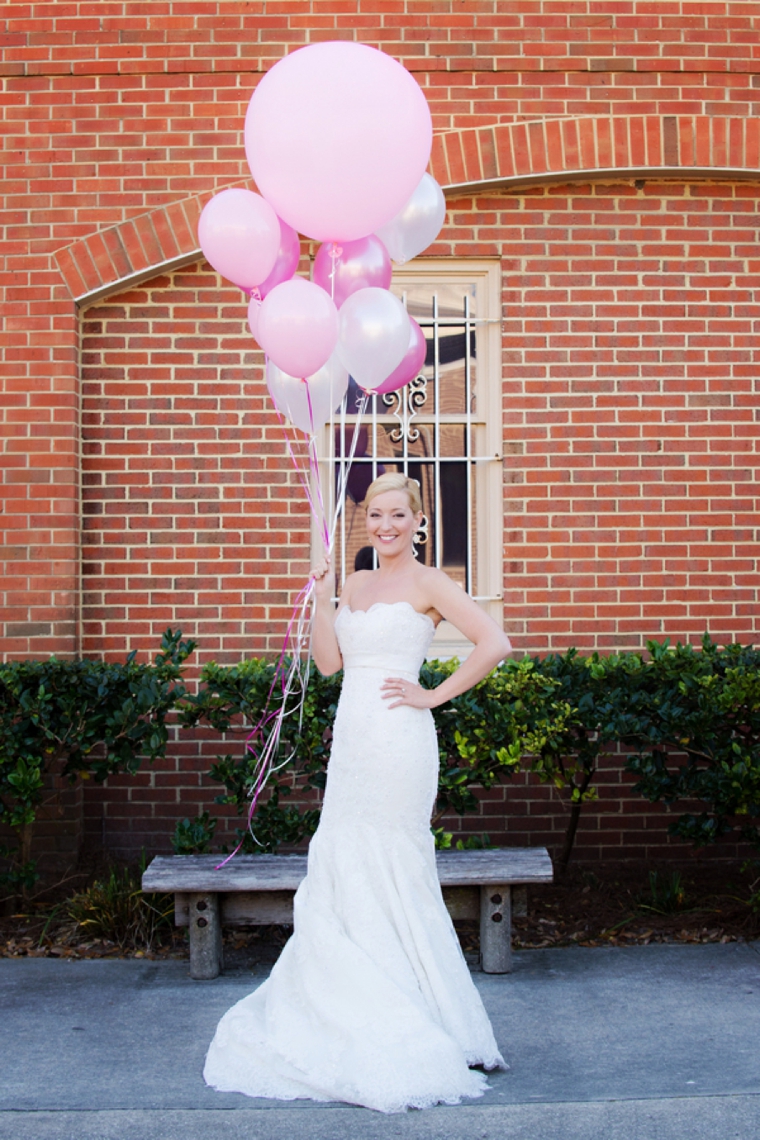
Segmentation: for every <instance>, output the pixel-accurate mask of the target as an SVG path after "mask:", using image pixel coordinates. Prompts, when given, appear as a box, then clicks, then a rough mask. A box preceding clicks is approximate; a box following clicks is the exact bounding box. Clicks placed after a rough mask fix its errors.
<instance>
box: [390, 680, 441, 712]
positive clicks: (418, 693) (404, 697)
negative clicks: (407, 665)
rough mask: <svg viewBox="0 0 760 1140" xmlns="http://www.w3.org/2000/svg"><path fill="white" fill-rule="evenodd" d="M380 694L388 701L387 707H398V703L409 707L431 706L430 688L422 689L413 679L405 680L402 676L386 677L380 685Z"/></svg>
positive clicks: (423, 707) (431, 695)
mask: <svg viewBox="0 0 760 1140" xmlns="http://www.w3.org/2000/svg"><path fill="white" fill-rule="evenodd" d="M380 695H381V696H382V698H383V700H385V701H388V702H389V704H388V708H389V709H395V708H398V706H399V705H407V707H408V708H411V709H430V708H432V707H433V694H432V692H431V690H430V689H423V688H422V685H418V684H417V683H416V682H415V681H405V680H404V678H403V677H386V678H385V681H384V682H383V684H382V685H381V686H380Z"/></svg>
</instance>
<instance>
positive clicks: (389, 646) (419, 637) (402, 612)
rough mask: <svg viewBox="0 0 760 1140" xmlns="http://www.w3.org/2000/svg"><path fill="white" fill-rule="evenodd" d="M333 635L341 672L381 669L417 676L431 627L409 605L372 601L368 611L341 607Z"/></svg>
mask: <svg viewBox="0 0 760 1140" xmlns="http://www.w3.org/2000/svg"><path fill="white" fill-rule="evenodd" d="M335 633H336V636H337V638H338V644H339V645H340V651H341V654H342V655H343V668H344V669H345V670H350V669H382V670H384V671H385V672H387V673H391V674H393V675H396V674H398V673H403V674H412V675H413V676H414V677H417V675H418V674H419V671H420V668H421V666H422V663H423V661H424V660H425V654H426V653H427V651H428V649H429V648H430V643H431V642H432V640H433V635H434V634H435V626H434V624H433V622H432V620H431V618H429V617H428V616H427V614H421V613H420V612H419V610H416V609H415V608H414V606H412V605H411V604H410V603H409V602H375V604H374V605H372V606H370V608H369V609H368V610H352V609H349V607H348V606H344V607H343V609H342V610H341V611H340V613H339V614H338V616H337V618H336V621H335Z"/></svg>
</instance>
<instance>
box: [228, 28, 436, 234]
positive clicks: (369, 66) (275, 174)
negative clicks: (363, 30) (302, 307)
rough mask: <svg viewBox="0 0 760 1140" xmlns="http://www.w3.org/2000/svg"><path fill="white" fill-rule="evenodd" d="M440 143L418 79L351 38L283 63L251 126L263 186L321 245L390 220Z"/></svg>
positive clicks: (250, 144)
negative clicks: (434, 142) (433, 146)
mask: <svg viewBox="0 0 760 1140" xmlns="http://www.w3.org/2000/svg"><path fill="white" fill-rule="evenodd" d="M432 138H433V125H432V119H431V116H430V110H429V108H428V105H427V101H426V99H425V96H424V94H423V92H422V89H421V88H420V86H419V84H418V83H417V81H416V80H415V79H414V77H413V76H412V75H411V74H410V73H409V72H408V71H407V70H406V68H404V67H402V65H401V64H400V63H399V62H398V61H397V60H395V59H393V57H392V56H390V55H386V54H385V53H384V52H382V51H378V50H377V49H376V48H373V47H369V46H368V45H367V44H357V43H351V42H347V41H345V40H337V41H328V42H325V43H317V44H309V45H308V46H307V47H303V48H299V49H298V51H294V52H290V53H289V54H288V55H286V56H285V57H284V58H283V59H281V60H279V62H278V63H276V64H275V65H274V67H272V68H271V69H270V70H269V71H268V72H267V73H266V75H265V76H264V77H263V78H262V79H261V80H260V81H259V84H258V86H257V87H256V90H255V91H254V93H253V96H252V98H251V102H250V104H249V107H248V112H247V114H246V118H245V152H246V155H247V157H248V163H249V165H250V168H251V173H252V174H253V177H254V179H255V181H256V185H257V186H258V188H259V190H260V191H261V193H262V194H263V195H264V197H265V198H266V199H267V201H268V202H271V204H272V206H273V208H274V209H275V210H276V211H277V213H278V214H279V216H280V217H281V218H284V219H285V221H286V222H289V223H290V225H291V226H294V227H295V229H297V230H298V232H299V233H302V234H306V235H307V236H308V237H310V238H314V239H315V240H316V241H339V240H342V241H353V240H355V239H356V238H360V237H364V236H365V235H366V234H371V233H372V232H373V231H374V230H376V229H377V228H378V226H382V225H384V224H385V223H386V222H387V221H390V219H391V218H392V217H394V216H395V215H396V214H397V213H398V211H399V210H401V209H402V207H403V206H404V203H405V202H407V201H408V199H409V196H410V195H411V194H412V192H413V191H414V188H415V186H417V184H418V183H419V180H420V178H421V177H422V175H423V173H424V171H425V167H426V166H427V164H428V159H429V157H430V147H431V144H432Z"/></svg>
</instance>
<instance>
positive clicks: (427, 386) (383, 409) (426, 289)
mask: <svg viewBox="0 0 760 1140" xmlns="http://www.w3.org/2000/svg"><path fill="white" fill-rule="evenodd" d="M403 285H404V287H403V288H401V287H399V288H397V289H396V292H397V295H398V296H400V297H402V298H403V299H404V300H405V302H406V304H407V307H408V310H409V312H410V313H411V314H412V315H414V316H415V318H416V319H417V320H419V322H420V324H421V326H422V328H423V331H424V333H425V338H426V341H427V354H426V358H425V362H424V364H423V367H422V369H421V371H420V373H419V374H418V376H417V377H416V378H415V379H413V380H412V382H411V383H410V384H409V385H408V386H407V387H406V388H404V389H402V390H401V391H399V392H393V393H389V394H388V395H386V396H373V397H371V398H370V400H369V402H368V405H367V409H366V414H365V417H364V419H363V421H362V424H361V426H360V429H359V431H358V433H357V446H356V451H355V458H354V463H353V467H352V470H351V472H350V475H349V477H348V484H347V487H348V493H347V497H346V505H345V510H344V512H343V516H342V517H341V519H340V522H339V527H338V531H337V542H336V561H337V566H336V569H337V571H338V573H339V575H340V580H343V579H344V577H345V575H346V574H350V573H352V572H353V570H354V569H356V568H360V569H363V568H371V567H372V566H373V565H374V562H375V559H374V554H373V552H372V549H371V547H368V543H367V537H366V530H365V524H364V511H363V509H361V507H360V504H361V503H362V501H363V499H364V496H365V494H366V491H367V488H368V486H369V484H370V483H371V481H372V479H373V478H375V477H376V476H377V475H382V474H384V473H385V472H391V471H399V472H401V473H406V474H408V475H410V476H411V477H412V478H413V479H416V480H417V481H418V483H419V484H420V490H421V497H422V502H423V512H424V515H425V521H424V524H423V532H422V533H421V534H420V540H419V543H418V544H417V556H418V557H419V558H420V560H421V561H422V562H423V563H425V564H426V565H428V566H440V567H444V568H445V569H446V571H447V573H448V574H450V576H451V577H452V578H453V579H454V580H455V581H457V582H459V583H460V585H462V586H463V587H464V588H465V589H467V590H469V591H470V592H474V591H475V582H476V578H475V576H474V559H475V556H476V555H475V547H476V545H477V535H476V534H474V533H473V529H474V517H475V511H474V502H473V497H474V494H475V482H476V480H475V468H474V465H473V464H472V463H471V461H470V458H471V457H472V456H473V455H475V454H477V451H476V448H475V438H474V431H475V427H474V422H473V421H474V420H475V419H476V401H475V386H476V378H477V373H476V328H477V326H476V324H475V323H474V321H475V289H476V286H475V284H474V283H472V284H471V283H467V282H463V281H461V280H459V281H450V282H447V281H443V282H440V283H439V282H433V281H431V280H428V281H414V280H411V281H409V282H406V283H403ZM362 398H363V393H362V392H361V390H360V389H359V388H358V386H357V385H356V384H355V383H354V381H353V380H351V382H350V386H349V394H348V397H347V401H346V409H345V416H346V421H345V424H346V426H345V429H344V430H345V438H344V437H343V432H342V430H341V428H340V426H337V427H336V429H335V435H334V455H335V457H336V488H337V487H338V485H339V482H340V472H341V470H343V469H344V467H345V456H347V455H348V453H349V451H350V445H351V438H352V433H353V422H354V421H353V417H354V416H355V415H356V412H357V409H358V406H359V404H360V402H361V400H362ZM337 418H338V422H339V421H340V416H338V417H337ZM468 471H469V477H468Z"/></svg>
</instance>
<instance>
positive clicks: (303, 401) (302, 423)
mask: <svg viewBox="0 0 760 1140" xmlns="http://www.w3.org/2000/svg"><path fill="white" fill-rule="evenodd" d="M267 387H268V389H269V395H270V396H271V397H272V399H273V400H274V404H275V407H276V408H278V409H279V411H280V412H282V414H283V415H284V416H285V418H286V419H289V420H290V422H291V423H292V424H295V426H296V427H297V428H300V429H301V431H305V432H306V433H307V434H308V435H311V434H312V433H313V432H315V431H319V429H320V428H321V427H324V425H325V424H326V423H327V421H328V420H329V418H330V416H331V415H332V413H333V412H334V411H336V409H337V408H339V407H340V405H341V404H342V403H343V397H344V396H345V394H346V390H347V388H348V372H346V370H345V368H344V367H343V365H342V364H341V363H340V361H339V360H338V358H337V356H336V355H335V354H334V353H333V355H332V356H331V357H330V359H329V360H328V361H327V363H326V364H323V365H322V367H321V368H320V369H319V371H318V372H315V373H314V375H313V376H307V377H306V379H305V380H299V379H298V378H297V377H296V376H288V375H287V373H286V372H283V371H282V369H280V368H278V367H277V365H276V364H275V363H274V361H272V360H269V361H267Z"/></svg>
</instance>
